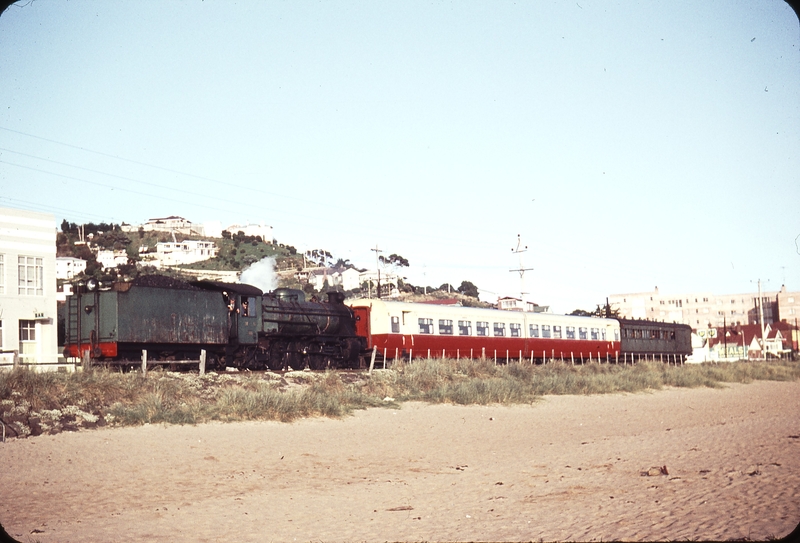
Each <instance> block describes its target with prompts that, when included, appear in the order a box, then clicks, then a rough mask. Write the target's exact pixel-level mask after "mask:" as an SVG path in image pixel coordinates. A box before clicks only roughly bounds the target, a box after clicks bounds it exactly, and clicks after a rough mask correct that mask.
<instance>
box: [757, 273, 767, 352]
mask: <svg viewBox="0 0 800 543" xmlns="http://www.w3.org/2000/svg"><path fill="white" fill-rule="evenodd" d="M758 322H759V323H760V324H761V354H762V356H763V357H764V359H765V360H766V358H767V343H766V341H764V302H763V300H762V299H761V279H759V280H758Z"/></svg>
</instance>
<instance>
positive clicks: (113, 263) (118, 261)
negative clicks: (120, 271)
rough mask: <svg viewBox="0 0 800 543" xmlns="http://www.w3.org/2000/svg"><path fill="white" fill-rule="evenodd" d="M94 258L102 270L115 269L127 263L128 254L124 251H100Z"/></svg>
mask: <svg viewBox="0 0 800 543" xmlns="http://www.w3.org/2000/svg"><path fill="white" fill-rule="evenodd" d="M95 258H96V259H97V263H98V264H100V265H101V266H103V269H108V268H116V267H117V266H119V265H124V264H127V263H128V253H127V252H125V251H124V250H119V251H114V250H111V249H100V250H98V251H97V256H96V257H95Z"/></svg>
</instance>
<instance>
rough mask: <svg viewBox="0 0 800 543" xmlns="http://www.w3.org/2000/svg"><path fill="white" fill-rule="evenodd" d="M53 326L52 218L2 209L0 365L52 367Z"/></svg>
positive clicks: (55, 354) (55, 338)
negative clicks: (13, 363) (16, 363)
mask: <svg viewBox="0 0 800 543" xmlns="http://www.w3.org/2000/svg"><path fill="white" fill-rule="evenodd" d="M57 322H58V316H57V312H56V221H55V218H54V217H53V216H52V215H50V214H48V213H37V212H33V211H22V210H18V209H8V208H0V364H3V365H4V366H0V367H7V366H5V365H6V364H9V363H11V362H13V360H14V358H15V357H16V358H17V360H18V361H19V363H20V364H30V365H34V366H36V367H38V368H41V369H53V368H56V367H57V366H58V363H59V355H58V333H57ZM62 361H63V360H62Z"/></svg>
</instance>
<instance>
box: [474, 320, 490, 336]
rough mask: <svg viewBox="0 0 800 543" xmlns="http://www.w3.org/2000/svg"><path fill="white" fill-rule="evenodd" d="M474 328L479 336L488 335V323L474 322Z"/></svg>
mask: <svg viewBox="0 0 800 543" xmlns="http://www.w3.org/2000/svg"><path fill="white" fill-rule="evenodd" d="M475 328H476V329H477V331H478V335H479V336H488V335H489V323H488V322H484V321H478V322H476V323H475Z"/></svg>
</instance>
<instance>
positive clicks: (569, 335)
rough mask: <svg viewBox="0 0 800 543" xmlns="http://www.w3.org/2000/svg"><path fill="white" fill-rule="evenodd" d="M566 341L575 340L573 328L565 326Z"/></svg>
mask: <svg viewBox="0 0 800 543" xmlns="http://www.w3.org/2000/svg"><path fill="white" fill-rule="evenodd" d="M567 339H575V327H574V326H567Z"/></svg>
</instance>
